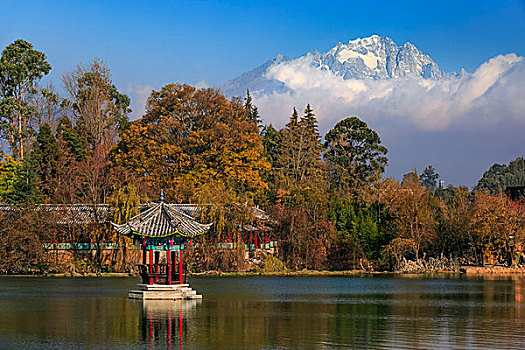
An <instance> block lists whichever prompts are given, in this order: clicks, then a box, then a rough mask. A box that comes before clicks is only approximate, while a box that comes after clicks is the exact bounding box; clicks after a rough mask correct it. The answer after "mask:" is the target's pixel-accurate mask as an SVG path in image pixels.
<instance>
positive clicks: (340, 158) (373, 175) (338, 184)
mask: <svg viewBox="0 0 525 350" xmlns="http://www.w3.org/2000/svg"><path fill="white" fill-rule="evenodd" d="M325 147H326V152H325V158H326V159H327V160H328V162H329V165H330V172H331V177H332V182H333V183H334V184H335V188H336V189H337V190H338V191H339V192H341V193H347V192H348V191H349V190H350V191H351V192H353V193H356V192H357V191H358V190H359V189H361V188H363V187H366V185H368V184H369V183H370V182H372V181H374V180H377V179H378V178H379V177H380V175H381V174H382V173H383V171H384V170H385V166H386V164H387V162H388V159H387V158H386V153H387V149H386V147H384V146H382V145H381V139H380V138H379V135H378V134H377V133H376V132H375V131H374V130H372V129H370V128H369V127H368V125H367V124H366V123H365V122H364V121H362V120H360V119H359V118H357V117H350V118H346V119H344V120H341V121H340V122H339V123H337V124H336V125H335V127H334V128H333V129H332V130H330V131H329V132H328V133H327V134H326V136H325Z"/></svg>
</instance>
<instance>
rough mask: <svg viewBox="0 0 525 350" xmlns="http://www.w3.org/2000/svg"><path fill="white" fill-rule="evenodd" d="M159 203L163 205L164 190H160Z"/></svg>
mask: <svg viewBox="0 0 525 350" xmlns="http://www.w3.org/2000/svg"><path fill="white" fill-rule="evenodd" d="M159 202H161V203H164V190H162V189H161V190H160V199H159Z"/></svg>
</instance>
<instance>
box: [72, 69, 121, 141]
mask: <svg viewBox="0 0 525 350" xmlns="http://www.w3.org/2000/svg"><path fill="white" fill-rule="evenodd" d="M62 81H63V83H64V85H65V88H66V91H67V93H68V94H69V101H68V104H69V106H70V108H71V110H72V113H73V115H74V116H75V117H76V124H77V125H78V127H79V128H82V129H83V130H84V132H85V134H86V141H87V144H88V146H89V149H90V150H91V151H93V150H94V149H95V148H96V147H97V146H98V145H100V144H101V143H103V142H104V141H110V142H111V141H112V140H113V139H114V138H115V137H116V136H117V135H118V133H119V132H120V131H124V130H126V129H127V128H128V127H129V121H128V116H127V115H128V113H129V112H131V109H130V108H129V105H130V102H131V100H130V99H129V97H128V96H126V95H125V94H122V93H120V92H119V91H118V90H117V88H116V87H115V85H113V82H112V80H111V73H110V70H109V68H108V67H107V66H106V64H105V63H104V62H103V61H101V60H98V59H95V60H94V61H93V63H91V64H90V65H89V66H82V65H79V66H78V67H77V68H76V69H75V70H74V71H72V72H70V73H67V74H65V75H64V76H63V78H62Z"/></svg>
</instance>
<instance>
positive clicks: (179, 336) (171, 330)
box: [130, 300, 201, 349]
mask: <svg viewBox="0 0 525 350" xmlns="http://www.w3.org/2000/svg"><path fill="white" fill-rule="evenodd" d="M130 302H131V303H135V304H138V305H139V306H140V308H141V310H142V317H141V323H140V329H141V334H142V343H143V344H148V345H149V348H151V349H153V348H154V346H159V347H160V346H162V345H165V348H168V349H173V348H175V349H176V348H180V349H182V345H183V344H184V331H185V330H186V329H187V328H188V319H189V318H192V317H194V312H195V309H196V307H197V305H198V304H200V303H201V301H200V300H175V301H173V300H144V301H139V300H131V301H130ZM186 345H189V344H187V342H186Z"/></svg>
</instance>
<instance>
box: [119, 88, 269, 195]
mask: <svg viewBox="0 0 525 350" xmlns="http://www.w3.org/2000/svg"><path fill="white" fill-rule="evenodd" d="M114 158H115V161H116V162H117V164H120V165H122V166H124V167H125V168H127V169H129V170H130V171H132V172H134V173H135V174H136V175H137V176H139V177H140V178H142V179H144V181H145V182H146V183H147V184H148V185H149V187H150V189H151V190H152V191H153V193H158V191H159V189H161V188H164V189H166V190H167V193H166V194H167V196H168V198H170V199H171V200H174V201H178V202H180V201H188V200H192V199H193V200H194V197H195V193H196V190H197V189H198V188H200V187H202V186H205V185H206V184H209V183H216V182H220V183H222V184H224V185H225V186H226V187H227V188H230V189H233V190H234V192H235V193H236V194H237V195H238V196H239V200H241V199H243V198H244V199H248V198H251V199H253V198H255V197H256V196H258V195H259V194H260V193H261V191H262V190H263V189H264V188H266V183H264V181H263V180H262V179H261V171H262V170H264V169H266V168H268V167H269V164H268V162H267V161H266V160H265V158H264V156H263V146H262V142H261V137H260V136H259V133H258V130H257V126H256V125H255V124H254V123H253V122H252V120H250V119H249V118H247V117H246V111H245V110H244V108H243V106H242V105H241V104H239V103H237V102H235V101H232V102H230V101H228V100H227V99H226V97H224V95H222V94H220V93H219V92H218V91H216V90H213V89H196V88H194V87H191V86H188V85H178V84H172V85H167V86H165V87H163V88H162V89H161V90H160V91H154V92H152V94H151V96H150V98H149V99H148V101H147V108H146V114H145V115H144V117H142V118H141V119H139V120H137V121H136V122H134V123H133V124H132V125H131V127H130V129H129V130H128V131H127V132H126V133H124V135H123V136H122V138H121V140H120V142H119V144H118V147H117V149H116V151H115V153H114Z"/></svg>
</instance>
